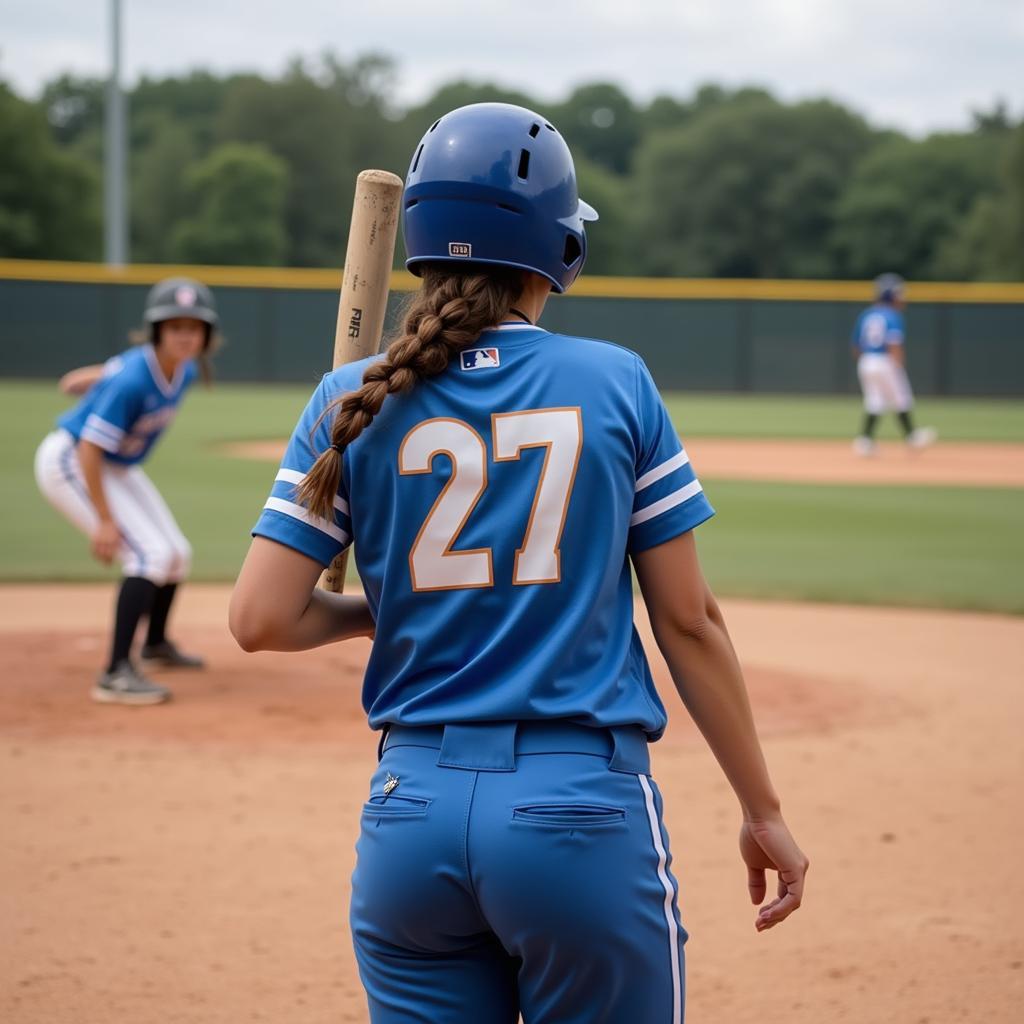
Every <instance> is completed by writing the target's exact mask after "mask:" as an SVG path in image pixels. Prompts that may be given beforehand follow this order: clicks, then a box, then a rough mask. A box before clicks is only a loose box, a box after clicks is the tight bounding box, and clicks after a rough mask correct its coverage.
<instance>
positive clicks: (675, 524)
mask: <svg viewBox="0 0 1024 1024" xmlns="http://www.w3.org/2000/svg"><path fill="white" fill-rule="evenodd" d="M637 412H638V415H639V419H640V437H641V446H640V451H639V454H638V456H637V463H636V471H635V481H636V486H635V491H634V495H633V514H632V516H631V517H630V520H629V550H630V552H631V553H634V554H635V553H636V552H639V551H646V550H647V549H648V548H653V547H656V546H657V545H658V544H664V543H665V541H668V540H671V539H672V538H673V537H678V536H679V535H680V534H682V533H687V532H688V531H690V530H692V529H693V528H694V527H695V526H699V525H700V524H701V523H703V522H704V521H705V520H707V519H710V518H711V517H712V516H713V515H714V514H715V510H714V509H713V508H712V507H711V504H710V502H709V501H708V499H707V496H706V495H705V494H704V488H703V487H702V486H701V483H700V481H699V480H698V479H697V474H696V473H695V472H694V470H693V466H692V465H690V457H689V455H687V453H686V449H685V448H684V447H683V445H682V442H681V441H680V440H679V436H678V435H677V434H676V430H675V427H674V426H673V425H672V420H671V419H670V417H669V414H668V410H667V409H666V408H665V403H664V402H663V401H662V400H661V395H659V394H658V389H657V387H656V386H655V384H654V380H653V379H652V378H651V374H650V371H649V370H648V369H647V367H646V366H645V365H644V364H643V362H642V361H641V360H640V359H637Z"/></svg>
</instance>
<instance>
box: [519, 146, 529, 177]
mask: <svg viewBox="0 0 1024 1024" xmlns="http://www.w3.org/2000/svg"><path fill="white" fill-rule="evenodd" d="M518 174H519V177H520V178H522V180H523V181H526V179H527V178H528V177H529V176H530V151H529V150H528V149H524V150H522V151H521V152H520V153H519V171H518Z"/></svg>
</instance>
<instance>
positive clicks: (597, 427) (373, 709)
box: [253, 324, 714, 739]
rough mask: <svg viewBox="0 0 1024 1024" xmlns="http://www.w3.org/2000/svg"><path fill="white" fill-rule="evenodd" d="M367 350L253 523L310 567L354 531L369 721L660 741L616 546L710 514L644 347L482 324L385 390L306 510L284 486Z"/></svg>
mask: <svg viewBox="0 0 1024 1024" xmlns="http://www.w3.org/2000/svg"><path fill="white" fill-rule="evenodd" d="M368 362H369V360H363V361H361V362H358V363H352V364H349V365H347V366H343V367H341V368H339V369H338V370H335V371H334V372H333V373H330V374H328V375H327V376H326V377H325V378H324V379H323V381H322V382H321V384H320V386H319V387H318V388H317V390H316V392H315V393H314V395H313V397H312V399H311V400H310V402H309V404H308V406H307V407H306V410H305V412H304V413H303V415H302V417H301V419H300V421H299V423H298V426H297V427H296V429H295V432H294V434H293V435H292V438H291V442H290V443H289V445H288V449H287V451H286V453H285V456H284V459H283V461H282V463H281V468H280V470H279V471H278V473H277V478H276V481H275V483H274V486H273V490H272V493H271V496H270V498H269V499H268V501H267V503H266V507H265V509H264V511H263V513H262V515H261V516H260V518H259V521H258V522H257V524H256V526H255V528H254V530H253V532H254V534H255V535H257V536H261V537H266V538H269V539H271V540H274V541H277V542H279V543H281V544H285V545H287V546H289V547H291V548H293V549H295V550H296V551H299V552H301V553H303V554H305V555H307V556H308V557H310V558H313V559H315V560H316V561H318V562H320V563H321V564H323V565H327V564H328V563H329V562H330V561H331V560H332V559H333V558H334V556H335V555H337V554H338V553H339V552H341V551H342V550H343V549H344V548H345V547H347V546H348V544H349V543H350V542H351V541H353V540H354V541H355V555H356V562H357V566H358V569H359V575H360V577H361V579H362V582H363V587H364V589H365V592H366V595H367V598H368V600H369V604H370V607H371V610H372V612H373V615H374V618H375V620H376V624H377V630H376V638H375V640H374V644H373V650H372V653H371V656H370V660H369V664H368V666H367V670H366V676H365V680H364V687H363V703H364V707H365V709H366V711H367V714H368V716H369V720H370V725H371V726H372V727H373V728H380V727H381V726H382V725H384V724H385V723H393V724H404V725H441V724H449V723H459V722H474V721H494V720H517V721H522V720H529V719H551V718H564V719H569V720H572V721H575V722H578V723H580V724H583V725H591V726H600V727H607V726H615V725H630V724H632V725H639V726H641V727H642V728H643V729H644V730H646V732H647V733H648V735H649V736H650V737H651V738H652V739H656V738H657V737H658V736H660V734H661V732H662V730H663V729H664V727H665V722H666V716H665V709H664V707H663V705H662V703H661V701H660V700H659V698H658V694H657V692H656V690H655V688H654V684H653V681H652V678H651V673H650V669H649V667H648V664H647V660H646V657H645V655H644V652H643V649H642V647H641V644H640V640H639V637H638V636H637V633H636V630H635V629H634V627H633V588H632V581H631V576H630V569H629V562H628V555H629V554H630V553H635V552H639V551H643V550H645V549H647V548H650V547H653V546H655V545H658V544H661V543H664V542H665V541H667V540H670V539H671V538H673V537H676V536H678V535H679V534H682V533H685V532H687V531H688V530H692V529H693V528H694V527H695V526H697V525H698V524H700V523H702V522H704V520H706V519H708V518H709V517H710V516H711V515H713V514H714V510H713V509H712V508H711V505H710V504H709V503H708V500H707V498H706V497H705V495H704V492H703V490H702V488H701V485H700V482H699V481H698V480H697V478H696V476H695V474H694V470H693V467H692V466H691V465H690V461H689V457H688V456H687V453H686V451H685V450H684V448H683V446H682V444H681V443H680V441H679V438H678V436H677V435H676V431H675V428H674V427H673V426H672V423H671V421H670V419H669V416H668V412H667V411H666V409H665V407H664V404H663V403H662V401H661V397H660V396H659V394H658V391H657V389H656V387H655V385H654V381H653V380H652V379H651V376H650V373H649V372H648V370H647V368H646V366H645V365H644V363H643V362H642V360H641V359H640V358H639V357H638V356H636V355H635V354H634V353H633V352H630V351H628V350H627V349H623V348H620V347H618V346H615V345H611V344H608V343H605V342H600V341H593V340H588V339H582V338H575V337H568V336H565V335H559V334H550V333H548V332H547V331H544V330H542V329H540V328H537V327H533V326H531V325H529V324H503V325H502V326H501V327H498V328H495V329H493V330H489V331H485V332H484V333H483V334H482V335H481V336H480V338H479V339H478V341H477V342H476V344H475V345H474V347H472V348H469V349H466V350H464V351H462V352H461V353H460V355H459V357H458V358H456V359H455V360H453V362H452V363H451V365H450V366H449V367H448V368H447V370H446V371H445V372H444V373H442V374H441V375H439V376H437V377H434V378H430V379H428V380H425V381H421V382H419V383H417V384H416V385H415V387H414V388H413V389H412V390H411V391H410V392H408V393H406V394H402V395H392V396H389V397H388V398H387V399H386V400H385V402H384V405H383V407H382V409H381V411H380V413H378V415H377V417H376V418H375V419H374V421H373V423H372V424H371V425H370V426H369V427H368V428H367V429H366V430H365V431H364V432H363V433H362V434H361V435H360V436H359V437H358V438H357V439H356V440H355V441H354V442H352V444H350V445H349V446H348V448H347V449H346V450H345V452H344V455H343V457H342V481H341V485H340V487H339V490H338V496H337V498H336V500H335V503H334V504H335V509H334V516H333V519H332V520H330V521H328V520H323V519H318V518H315V517H313V516H311V515H310V514H309V513H308V512H307V510H306V509H304V508H302V507H301V506H299V505H297V504H296V503H295V499H294V488H295V485H296V484H297V483H299V482H301V480H302V479H303V477H304V476H305V474H306V473H307V472H308V471H309V469H310V467H311V466H312V464H313V462H314V461H315V459H316V456H317V454H318V453H319V452H322V451H324V450H325V449H326V448H327V446H328V445H329V444H330V437H329V424H330V421H331V418H332V416H331V415H330V414H329V415H328V416H327V417H325V418H324V419H323V420H322V421H320V423H319V425H317V421H318V419H319V418H320V415H321V413H322V412H323V411H324V409H325V408H326V407H327V405H328V404H329V403H330V402H331V401H332V400H333V399H335V398H337V397H339V396H340V395H343V394H345V393H346V392H350V391H353V390H355V389H357V388H358V387H359V386H360V383H361V379H362V374H363V372H364V370H365V369H366V366H367V364H368Z"/></svg>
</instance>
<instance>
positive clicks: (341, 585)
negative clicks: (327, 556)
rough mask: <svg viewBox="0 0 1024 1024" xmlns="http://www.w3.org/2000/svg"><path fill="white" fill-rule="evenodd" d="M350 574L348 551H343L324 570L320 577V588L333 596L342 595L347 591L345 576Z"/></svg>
mask: <svg viewBox="0 0 1024 1024" xmlns="http://www.w3.org/2000/svg"><path fill="white" fill-rule="evenodd" d="M347 572H348V551H342V553H341V554H340V555H338V556H337V557H336V558H335V559H334V561H333V562H331V564H330V565H329V566H328V567H327V568H326V569H324V573H323V576H321V577H320V586H321V587H322V588H323V589H324V590H329V591H330V592H331V593H332V594H340V593H342V592H343V591H344V589H345V575H346V573H347Z"/></svg>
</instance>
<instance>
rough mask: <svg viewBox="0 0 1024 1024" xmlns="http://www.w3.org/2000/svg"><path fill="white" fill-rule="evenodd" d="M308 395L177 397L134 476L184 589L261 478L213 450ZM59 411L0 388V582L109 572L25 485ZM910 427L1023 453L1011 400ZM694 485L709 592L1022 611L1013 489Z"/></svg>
mask: <svg viewBox="0 0 1024 1024" xmlns="http://www.w3.org/2000/svg"><path fill="white" fill-rule="evenodd" d="M311 390H312V385H310V387H309V388H305V387H294V386H273V387H271V386H258V387H253V386H247V387H243V386H237V385H225V386H221V387H218V388H216V389H215V390H213V391H204V390H202V389H197V391H196V393H195V394H193V395H190V396H189V398H188V400H187V403H186V406H185V408H184V409H183V411H182V414H181V415H180V416H179V418H178V420H177V422H176V423H175V424H174V425H173V427H172V428H171V430H170V431H169V432H168V434H167V436H166V437H165V438H164V439H163V440H162V441H161V444H160V446H159V447H158V449H157V450H156V452H155V454H154V456H153V457H152V459H150V461H149V462H148V463H147V471H148V472H149V473H150V475H151V476H152V477H153V479H154V480H155V481H156V483H157V485H158V486H159V487H160V490H161V491H162V493H163V494H164V496H165V497H166V498H167V500H168V503H169V504H170V506H171V508H172V509H173V510H174V513H175V515H176V516H177V518H178V521H179V522H180V523H181V526H182V528H183V529H184V531H185V533H186V534H187V535H188V537H189V539H190V540H191V541H192V543H193V546H194V548H195V569H194V573H193V578H195V579H203V580H230V579H233V578H234V575H235V573H236V571H237V569H238V566H239V564H240V562H241V559H242V556H243V554H244V552H245V549H246V547H247V545H248V540H249V537H248V531H249V527H250V526H251V525H252V523H253V522H254V521H255V519H256V516H257V515H258V513H259V510H260V508H261V507H262V504H263V500H264V497H265V495H266V493H267V491H268V490H269V487H270V483H271V481H272V479H273V474H274V467H273V466H272V465H270V464H269V463H260V462H250V461H247V460H242V459H234V458H229V457H227V456H225V455H223V454H221V453H220V452H219V451H218V448H217V445H218V443H219V442H221V441H228V440H249V439H264V438H283V437H285V436H287V434H288V433H290V431H291V428H292V426H293V424H294V422H295V419H296V417H297V415H298V413H299V411H300V410H301V408H302V406H303V404H304V402H305V400H306V397H307V395H308V393H309V392H310V391H311ZM667 399H668V404H669V407H670V408H671V410H672V414H673V417H674V418H675V420H676V423H677V425H678V426H679V429H680V433H681V434H682V436H683V437H684V439H685V438H687V437H696V436H701V435H705V436H731V437H743V436H761V437H794V438H798V437H805V438H815V437H817V438H846V437H849V436H850V434H851V428H852V427H853V426H854V425H855V424H856V423H857V420H858V416H859V411H858V403H857V400H856V399H854V398H844V397H811V398H804V397H793V396H785V397H783V396H763V395H760V396H752V397H743V396H736V395H703V394H702V395H681V394H673V395H669V396H667ZM66 405H67V403H66V400H65V399H63V398H62V397H61V396H60V395H58V394H57V392H56V389H55V387H54V386H53V385H52V384H42V383H38V382H31V383H28V382H19V381H2V382H0V436H2V437H3V440H4V443H3V445H2V447H0V481H2V485H3V493H4V494H6V495H7V496H8V498H7V501H6V502H4V504H3V506H2V507H0V538H2V539H0V579H3V580H6V581H15V580H93V579H106V578H113V577H114V575H115V570H113V569H110V570H107V569H104V568H102V567H101V566H99V565H98V564H97V563H96V562H94V561H93V560H92V559H91V558H90V556H89V553H88V550H87V545H86V543H85V542H84V540H83V539H82V538H81V537H80V536H79V535H78V534H76V533H75V532H74V531H73V530H72V529H71V528H70V527H69V526H68V525H67V524H66V523H65V522H64V521H63V520H62V519H61V518H60V517H59V516H58V515H57V513H56V512H54V511H53V510H52V509H51V508H50V507H49V506H48V505H47V504H46V502H45V501H44V500H43V498H42V497H41V496H40V495H39V493H38V491H37V490H36V486H35V482H34V480H33V478H32V458H33V453H34V451H35V448H36V446H37V445H38V443H39V441H40V440H41V439H42V437H43V436H44V435H45V434H46V433H47V431H48V430H49V429H50V427H51V425H52V423H53V419H54V417H55V416H56V415H57V413H58V412H59V411H60V410H61V409H63V408H65V407H66ZM918 416H919V421H920V422H922V423H924V422H927V423H931V424H934V425H935V426H936V427H937V428H938V429H939V432H940V435H941V436H942V438H943V439H944V440H972V441H981V440H988V441H1018V442H1024V403H1019V402H1001V401H991V400H986V401H967V400H942V401H940V400H930V401H922V402H921V403H920V411H919V414H918ZM887 432H888V433H887ZM882 436H883V437H884V436H893V437H895V436H896V435H895V430H894V428H893V427H892V426H891V425H890V424H887V425H886V427H885V431H883V433H882ZM704 482H705V485H706V489H707V491H708V493H709V495H710V497H711V500H712V502H713V504H714V505H715V507H716V508H717V509H718V513H719V514H718V516H717V517H716V518H715V519H714V520H712V521H711V522H710V523H708V524H707V525H706V526H704V527H701V529H700V531H699V537H700V544H701V550H702V557H703V560H704V564H705V569H706V572H707V575H708V577H709V579H710V580H711V583H712V585H713V587H714V588H715V590H716V591H717V592H718V593H719V594H722V595H743V596H750V597H768V598H770V597H785V598H795V599H808V600H819V601H852V602H863V603H873V604H877V603H881V604H898V605H921V606H929V607H947V608H966V609H978V610H990V611H1002V612H1011V613H1014V614H1024V573H1022V572H1021V567H1022V566H1024V529H1022V524H1024V490H1020V489H1017V490H1012V489H995V488H992V489H980V488H979V489H969V488H939V487H928V488H915V487H850V486H811V485H804V484H776V483H746V482H735V481H715V480H713V479H706V480H705V481H704Z"/></svg>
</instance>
